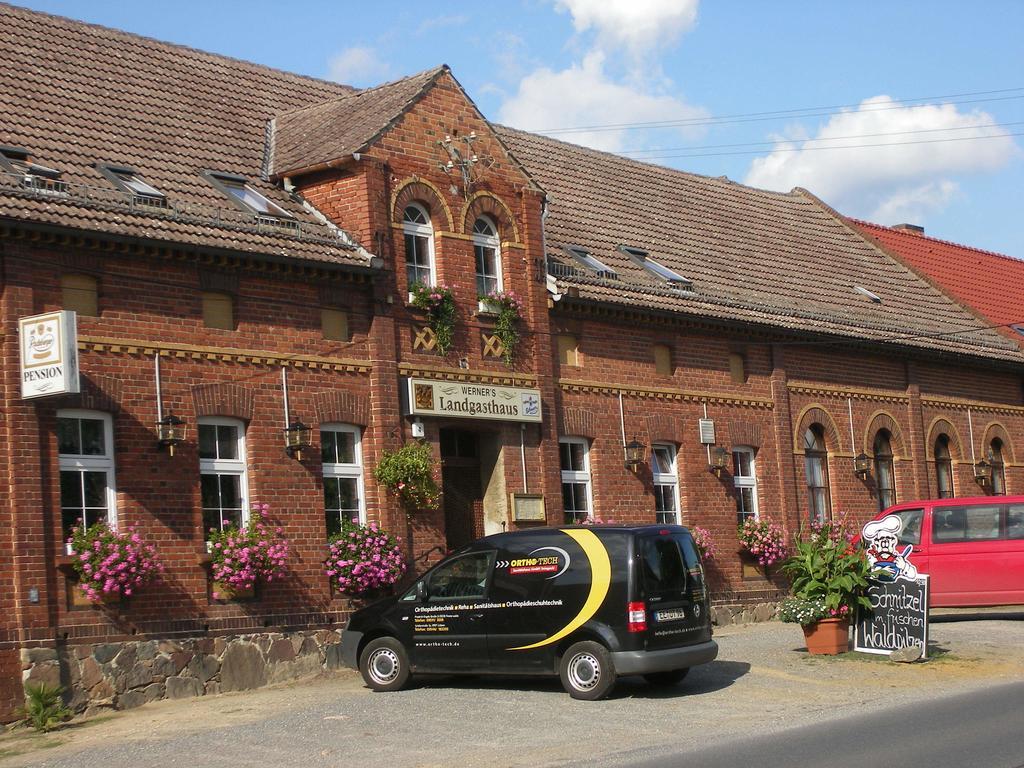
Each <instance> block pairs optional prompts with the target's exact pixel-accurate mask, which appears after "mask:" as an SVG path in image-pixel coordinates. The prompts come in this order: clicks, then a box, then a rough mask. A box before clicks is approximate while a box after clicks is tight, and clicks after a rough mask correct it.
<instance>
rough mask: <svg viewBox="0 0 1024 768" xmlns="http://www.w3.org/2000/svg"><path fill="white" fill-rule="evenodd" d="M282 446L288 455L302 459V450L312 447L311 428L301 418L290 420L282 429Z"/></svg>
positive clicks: (297, 459)
mask: <svg viewBox="0 0 1024 768" xmlns="http://www.w3.org/2000/svg"><path fill="white" fill-rule="evenodd" d="M284 446H285V450H286V451H288V455H289V456H291V457H292V458H293V459H295V460H296V461H302V452H303V451H308V450H309V449H310V448H312V447H313V428H312V427H310V426H309V425H308V424H303V423H302V421H301V420H298V421H294V422H292V423H291V424H290V425H289V426H287V427H286V428H285V430H284Z"/></svg>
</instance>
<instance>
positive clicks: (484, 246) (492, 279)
mask: <svg viewBox="0 0 1024 768" xmlns="http://www.w3.org/2000/svg"><path fill="white" fill-rule="evenodd" d="M473 252H474V254H475V255H476V292H477V295H478V296H487V295H488V294H490V293H492V292H494V291H500V290H501V243H500V241H499V240H498V228H497V227H495V226H494V222H493V221H491V220H490V219H488V218H487V217H486V216H481V217H480V218H478V219H477V220H476V221H475V222H473Z"/></svg>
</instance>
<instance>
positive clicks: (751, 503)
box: [732, 445, 758, 525]
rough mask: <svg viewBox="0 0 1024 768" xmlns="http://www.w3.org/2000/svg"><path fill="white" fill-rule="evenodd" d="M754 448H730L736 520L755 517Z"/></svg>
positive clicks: (755, 479)
mask: <svg viewBox="0 0 1024 768" xmlns="http://www.w3.org/2000/svg"><path fill="white" fill-rule="evenodd" d="M754 453H755V451H754V449H753V448H750V447H749V446H745V445H737V446H734V447H733V449H732V482H733V485H734V486H735V488H736V522H737V523H738V524H739V525H743V523H744V522H745V521H746V520H748V519H749V518H754V519H757V514H758V513H757V463H756V459H755V458H754Z"/></svg>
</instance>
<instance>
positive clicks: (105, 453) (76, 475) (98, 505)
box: [57, 410, 117, 539]
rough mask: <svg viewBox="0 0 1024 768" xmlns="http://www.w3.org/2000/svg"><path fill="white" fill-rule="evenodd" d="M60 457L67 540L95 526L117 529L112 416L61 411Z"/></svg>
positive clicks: (58, 432) (59, 417) (62, 504)
mask: <svg viewBox="0 0 1024 768" xmlns="http://www.w3.org/2000/svg"><path fill="white" fill-rule="evenodd" d="M57 454H58V463H59V467H60V517H61V527H62V530H63V533H64V538H65V539H67V538H68V537H70V536H71V534H72V533H74V531H75V530H76V529H79V528H81V529H84V528H88V527H89V526H90V525H93V524H95V523H106V524H107V525H109V526H110V527H111V528H116V527H117V495H116V491H115V485H114V428H113V420H112V419H111V417H110V414H109V413H99V412H96V411H82V410H60V411H57Z"/></svg>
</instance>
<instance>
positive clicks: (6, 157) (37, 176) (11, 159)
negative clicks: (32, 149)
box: [0, 147, 68, 194]
mask: <svg viewBox="0 0 1024 768" xmlns="http://www.w3.org/2000/svg"><path fill="white" fill-rule="evenodd" d="M0 171H3V172H5V173H12V174H18V175H20V176H21V177H22V178H21V184H22V186H24V187H29V188H31V189H36V190H39V191H41V192H50V193H55V194H63V193H66V192H67V191H68V185H67V183H66V182H63V181H60V171H58V170H56V169H54V168H48V167H47V166H45V165H40V164H39V163H36V162H33V161H32V160H31V159H30V157H29V154H28V150H24V149H19V148H17V147H0Z"/></svg>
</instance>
